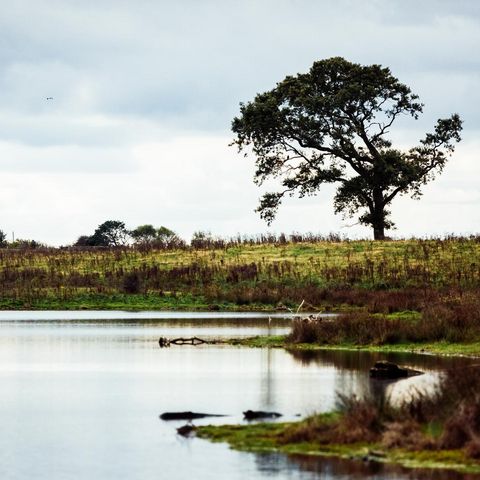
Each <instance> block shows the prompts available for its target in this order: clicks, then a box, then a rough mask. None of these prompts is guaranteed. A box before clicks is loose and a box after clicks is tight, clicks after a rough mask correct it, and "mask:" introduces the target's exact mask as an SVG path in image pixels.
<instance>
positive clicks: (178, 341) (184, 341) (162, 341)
mask: <svg viewBox="0 0 480 480" xmlns="http://www.w3.org/2000/svg"><path fill="white" fill-rule="evenodd" d="M204 343H215V342H214V341H209V340H203V339H202V338H198V337H190V338H183V337H180V338H173V339H172V340H169V339H168V338H165V337H160V338H159V339H158V344H159V345H160V348H164V347H169V346H170V345H202V344H204Z"/></svg>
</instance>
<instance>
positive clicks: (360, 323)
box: [288, 292, 480, 345]
mask: <svg viewBox="0 0 480 480" xmlns="http://www.w3.org/2000/svg"><path fill="white" fill-rule="evenodd" d="M479 338H480V295H479V294H478V293H477V292H470V293H469V294H464V295H463V296H462V297H461V298H460V297H457V298H452V297H446V298H443V299H438V300H437V301H436V303H433V304H430V305H427V306H424V307H423V310H422V311H421V316H411V317H410V318H409V317H408V316H407V317H400V316H399V317H393V318H392V317H387V316H385V315H372V314H370V313H367V312H365V313H350V314H345V315H341V316H339V317H337V318H334V319H331V318H322V317H321V316H320V317H308V318H297V319H295V320H294V322H293V327H292V332H291V334H290V336H289V338H288V340H289V341H290V342H291V343H319V344H342V343H350V344H358V345H367V344H376V345H382V344H395V343H412V342H413V343H415V342H436V341H448V342H466V341H474V340H478V339H479Z"/></svg>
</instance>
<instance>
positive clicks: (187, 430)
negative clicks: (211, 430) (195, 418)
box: [177, 423, 197, 437]
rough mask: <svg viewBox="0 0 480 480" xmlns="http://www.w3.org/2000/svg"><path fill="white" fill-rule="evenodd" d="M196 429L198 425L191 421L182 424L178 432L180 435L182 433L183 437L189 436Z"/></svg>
mask: <svg viewBox="0 0 480 480" xmlns="http://www.w3.org/2000/svg"><path fill="white" fill-rule="evenodd" d="M196 429H197V427H196V426H195V425H192V424H191V423H187V424H185V425H182V426H181V427H179V428H177V433H178V434H179V435H182V436H183V437H188V436H190V434H192V433H193V432H194V431H195V430H196Z"/></svg>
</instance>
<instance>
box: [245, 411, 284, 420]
mask: <svg viewBox="0 0 480 480" xmlns="http://www.w3.org/2000/svg"><path fill="white" fill-rule="evenodd" d="M243 416H244V418H245V420H259V419H261V418H278V417H281V416H282V414H281V413H277V412H264V411H262V410H247V411H245V412H243Z"/></svg>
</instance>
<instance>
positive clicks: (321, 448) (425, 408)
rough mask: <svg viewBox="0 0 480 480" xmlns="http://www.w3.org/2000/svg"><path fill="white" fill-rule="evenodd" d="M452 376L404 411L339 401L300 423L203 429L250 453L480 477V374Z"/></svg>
mask: <svg viewBox="0 0 480 480" xmlns="http://www.w3.org/2000/svg"><path fill="white" fill-rule="evenodd" d="M461 368H462V371H459V370H458V369H452V370H449V371H447V373H445V374H444V375H443V376H442V377H441V380H440V385H439V387H438V389H437V390H436V392H435V393H434V394H430V395H428V396H427V395H424V394H422V392H416V395H415V396H414V397H411V398H409V399H408V400H405V401H404V403H403V404H400V405H392V404H390V403H389V402H388V400H387V401H386V400H385V399H384V398H375V397H371V398H368V397H367V398H357V397H355V396H353V397H350V398H348V397H345V396H342V395H339V398H338V400H337V403H338V404H339V409H338V411H337V412H332V413H327V414H320V415H313V416H311V417H308V418H306V419H305V420H302V421H299V422H292V423H261V424H249V425H233V426H232V425H226V426H207V427H199V428H198V429H197V435H198V436H200V437H202V438H207V439H210V440H212V441H222V442H228V443H229V444H230V445H231V446H232V447H233V448H236V449H240V450H247V451H258V452H262V451H263V452H265V451H279V452H284V453H301V454H307V455H334V456H340V457H345V458H351V457H355V458H362V459H365V458H368V459H372V460H377V461H381V462H392V463H399V464H401V465H403V466H408V467H426V468H427V467H428V468H448V469H453V470H457V471H461V472H475V473H480V435H479V434H480V393H479V392H480V368H479V367H478V366H474V365H472V366H469V367H465V366H464V367H461Z"/></svg>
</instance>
